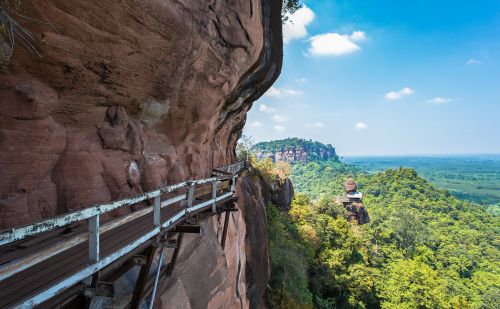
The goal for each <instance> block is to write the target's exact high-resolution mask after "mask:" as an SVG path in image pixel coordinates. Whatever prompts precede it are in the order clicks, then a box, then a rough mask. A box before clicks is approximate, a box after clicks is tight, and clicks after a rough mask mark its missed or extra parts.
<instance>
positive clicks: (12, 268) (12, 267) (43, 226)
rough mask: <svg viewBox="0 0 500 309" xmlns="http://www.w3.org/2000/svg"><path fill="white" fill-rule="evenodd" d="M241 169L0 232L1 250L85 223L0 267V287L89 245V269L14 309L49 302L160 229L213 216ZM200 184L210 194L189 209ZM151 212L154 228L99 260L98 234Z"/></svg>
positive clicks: (239, 166) (240, 164)
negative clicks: (203, 213)
mask: <svg viewBox="0 0 500 309" xmlns="http://www.w3.org/2000/svg"><path fill="white" fill-rule="evenodd" d="M244 168H245V163H244V162H238V163H236V164H233V165H230V166H226V167H223V168H218V169H216V170H214V171H215V173H219V172H221V171H222V172H221V174H224V176H222V175H221V176H217V177H212V178H207V179H200V180H194V181H185V182H182V183H179V184H175V185H171V186H166V187H163V188H160V189H157V190H154V191H151V192H147V193H144V194H141V195H137V196H134V197H132V198H126V199H122V200H119V201H115V202H111V203H107V204H102V205H96V206H93V207H90V208H86V209H82V210H79V211H74V212H71V213H68V214H64V215H60V216H57V217H54V218H51V219H47V220H44V221H41V222H38V223H35V224H31V225H26V226H23V227H18V228H12V229H9V230H4V231H2V232H1V233H0V246H4V245H7V244H10V243H13V242H16V241H19V240H23V239H26V238H28V237H32V236H36V235H38V234H41V233H44V232H48V231H51V230H54V229H56V228H60V227H64V226H68V225H70V224H72V223H75V222H78V221H82V220H88V232H87V233H81V234H79V235H77V236H74V237H72V238H70V239H68V240H66V241H64V242H61V243H58V244H56V245H55V246H52V247H51V248H49V249H45V250H43V251H40V252H37V253H34V254H31V255H29V256H27V257H24V258H23V259H20V260H14V261H11V262H9V263H7V264H5V265H2V266H1V267H0V282H1V281H3V280H5V279H6V278H9V277H11V276H13V275H15V274H17V273H20V272H21V271H23V270H26V269H28V268H30V267H32V266H34V265H36V264H38V263H40V262H43V261H45V260H47V259H49V258H51V257H53V256H55V255H57V254H59V253H61V252H64V251H65V250H68V249H69V248H72V247H74V246H76V245H79V244H81V243H84V242H86V241H87V240H88V246H89V247H88V252H89V256H88V260H89V266H88V267H86V268H84V269H82V270H80V271H78V272H77V273H75V274H73V275H72V276H70V277H68V278H66V279H64V280H62V281H60V282H58V283H57V284H55V285H53V286H51V287H49V288H47V289H46V290H44V291H42V292H40V293H38V294H36V295H34V296H32V297H30V298H29V299H27V300H25V301H23V302H22V303H20V304H17V305H16V306H15V308H27V307H28V308H30V307H34V306H36V305H39V304H41V303H42V302H44V301H45V300H48V299H50V298H51V297H53V296H55V295H57V294H58V293H60V292H62V291H63V290H65V289H66V288H68V287H70V286H72V285H74V284H76V283H78V282H80V281H82V280H84V279H85V278H87V277H89V276H91V275H92V274H94V273H96V272H98V271H99V270H101V269H103V268H104V267H106V266H108V265H109V264H111V263H112V262H114V261H116V260H117V259H119V258H120V257H123V256H124V255H126V254H128V253H129V252H131V251H132V250H134V249H135V248H137V247H139V246H140V245H141V244H143V243H145V242H146V241H148V240H149V239H151V238H153V237H155V236H156V235H158V234H159V233H160V232H161V230H163V229H165V228H170V227H172V226H174V225H175V224H176V223H177V222H180V221H182V220H183V219H184V218H185V217H187V216H189V214H191V213H193V212H196V211H198V210H200V209H202V208H206V207H207V206H210V205H211V206H212V211H214V212H215V210H216V209H215V208H216V204H217V202H218V201H221V200H224V199H226V198H229V197H231V196H232V195H233V194H234V188H235V183H236V179H237V177H238V173H239V172H240V171H241V170H242V169H244ZM216 175H217V174H216ZM228 179H230V180H231V185H230V188H229V190H228V191H227V192H223V193H222V194H221V195H219V196H218V195H217V191H219V190H220V189H221V188H222V189H224V188H225V187H224V186H223V183H224V182H226V184H227V180H228ZM203 184H211V188H210V191H211V192H210V191H209V192H205V191H208V190H204V192H203V193H208V194H210V196H211V198H210V199H209V200H207V201H204V202H201V203H198V204H194V199H195V187H196V186H199V185H203ZM182 189H184V190H185V191H186V192H185V193H182V194H178V195H176V196H174V197H170V198H168V199H166V200H163V201H162V200H161V197H162V195H163V194H167V193H174V194H175V192H176V191H179V190H182ZM148 199H153V205H152V206H149V207H146V208H144V209H141V210H139V211H136V212H132V213H130V214H128V215H126V216H123V217H121V218H119V219H116V220H113V221H111V222H108V223H106V224H103V225H102V226H101V225H100V216H101V215H102V214H105V213H108V212H110V211H112V210H115V209H118V208H120V207H124V206H132V205H134V204H138V203H141V202H143V201H146V200H148ZM181 201H186V202H187V204H186V207H185V208H183V209H181V210H180V211H179V212H177V213H175V214H173V215H172V216H170V217H169V218H167V219H166V220H165V221H164V222H161V209H162V208H164V207H167V206H169V205H173V204H175V203H178V202H181ZM151 212H153V226H154V228H153V229H151V230H150V231H149V232H147V233H145V234H143V235H142V236H141V237H139V238H137V239H135V240H133V241H131V242H130V243H129V244H128V245H126V246H125V247H122V248H121V249H119V250H117V251H114V252H113V253H111V254H109V255H108V256H105V257H101V256H100V252H99V247H100V245H99V242H100V235H101V234H102V233H105V232H107V231H110V230H112V229H113V228H116V227H118V226H120V225H123V224H125V223H128V222H131V221H133V220H135V219H138V218H140V217H142V216H144V215H146V214H148V213H151Z"/></svg>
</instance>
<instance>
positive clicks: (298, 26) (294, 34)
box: [283, 5, 314, 44]
mask: <svg viewBox="0 0 500 309" xmlns="http://www.w3.org/2000/svg"><path fill="white" fill-rule="evenodd" d="M287 17H288V20H287V21H286V22H285V24H284V25H283V43H285V44H286V43H288V42H290V41H291V40H295V39H301V38H305V37H306V36H307V29H306V26H307V25H309V24H310V23H311V22H312V21H313V20H314V12H313V11H312V10H311V9H310V8H308V7H307V6H305V5H304V6H302V7H301V8H300V9H298V10H297V11H296V12H295V13H293V14H291V15H290V14H287Z"/></svg>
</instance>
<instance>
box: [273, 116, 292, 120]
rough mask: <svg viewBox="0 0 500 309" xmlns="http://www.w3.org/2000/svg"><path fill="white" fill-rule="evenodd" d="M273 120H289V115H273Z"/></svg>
mask: <svg viewBox="0 0 500 309" xmlns="http://www.w3.org/2000/svg"><path fill="white" fill-rule="evenodd" d="M273 120H274V121H277V122H285V121H288V120H290V117H288V116H285V115H274V116H273Z"/></svg>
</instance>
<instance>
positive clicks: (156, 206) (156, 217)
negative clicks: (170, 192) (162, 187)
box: [153, 193, 161, 226]
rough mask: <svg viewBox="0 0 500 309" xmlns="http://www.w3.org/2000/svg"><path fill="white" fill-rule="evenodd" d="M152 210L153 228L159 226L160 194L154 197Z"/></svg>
mask: <svg viewBox="0 0 500 309" xmlns="http://www.w3.org/2000/svg"><path fill="white" fill-rule="evenodd" d="M153 207H154V209H153V221H154V225H155V226H160V225H161V193H160V195H158V196H155V199H154V206H153Z"/></svg>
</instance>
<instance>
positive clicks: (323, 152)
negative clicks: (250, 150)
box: [254, 137, 339, 163]
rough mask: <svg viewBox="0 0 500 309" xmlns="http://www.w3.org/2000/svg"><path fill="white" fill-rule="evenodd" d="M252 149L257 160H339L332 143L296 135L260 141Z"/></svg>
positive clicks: (291, 161)
mask: <svg viewBox="0 0 500 309" xmlns="http://www.w3.org/2000/svg"><path fill="white" fill-rule="evenodd" d="M254 149H255V150H256V152H257V159H259V160H260V159H265V158H271V159H272V160H273V161H274V162H276V161H285V162H288V163H294V162H311V161H337V162H338V161H339V157H338V156H337V154H336V153H335V148H333V146H332V145H330V144H327V145H325V144H322V143H320V142H315V141H312V140H305V139H302V138H297V137H293V138H286V139H282V140H275V141H270V142H260V143H257V144H256V145H255V146H254Z"/></svg>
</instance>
